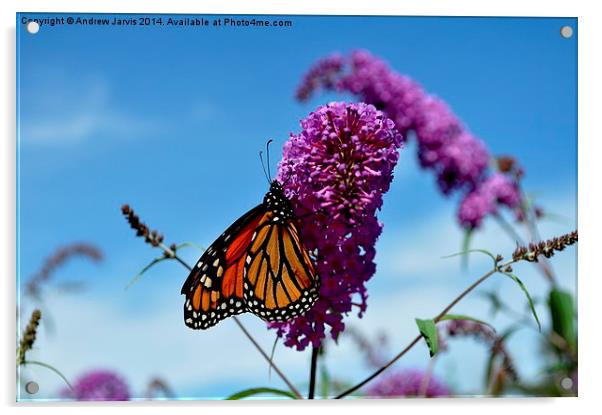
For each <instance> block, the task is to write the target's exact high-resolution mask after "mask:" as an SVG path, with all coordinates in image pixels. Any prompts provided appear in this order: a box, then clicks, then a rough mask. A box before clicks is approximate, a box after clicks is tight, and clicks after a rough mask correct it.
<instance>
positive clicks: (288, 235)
mask: <svg viewBox="0 0 602 415" xmlns="http://www.w3.org/2000/svg"><path fill="white" fill-rule="evenodd" d="M272 216H273V214H272V213H268V214H266V215H265V217H264V220H263V223H260V228H259V229H258V230H257V232H256V234H255V235H254V237H253V239H252V242H251V246H250V249H249V253H248V256H247V259H246V261H245V262H246V267H245V273H244V277H245V278H244V281H245V283H244V298H245V301H246V303H247V308H248V309H249V311H251V312H253V313H254V314H256V315H258V316H259V317H261V318H262V319H264V320H268V321H286V320H289V319H291V318H293V317H296V316H298V315H300V314H303V313H304V312H305V311H307V310H308V309H309V308H310V307H311V306H312V305H313V304H314V303H315V301H316V299H317V297H318V288H319V280H318V279H317V276H316V270H315V268H314V266H313V263H312V261H311V259H310V257H309V254H308V252H307V251H306V250H305V249H304V248H303V245H302V244H301V241H300V237H299V233H298V230H297V227H296V226H295V224H294V222H292V221H287V222H282V221H281V222H277V223H274V222H271V221H270V219H271V217H272Z"/></svg>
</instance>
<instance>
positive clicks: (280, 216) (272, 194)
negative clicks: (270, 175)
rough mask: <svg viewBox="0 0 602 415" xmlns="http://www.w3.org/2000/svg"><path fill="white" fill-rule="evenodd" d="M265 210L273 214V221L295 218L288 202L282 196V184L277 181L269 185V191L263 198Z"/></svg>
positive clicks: (283, 195) (284, 196)
mask: <svg viewBox="0 0 602 415" xmlns="http://www.w3.org/2000/svg"><path fill="white" fill-rule="evenodd" d="M263 203H264V205H265V206H266V208H267V209H268V210H270V211H272V212H274V220H275V221H278V220H287V219H290V218H293V217H295V213H294V212H293V207H292V206H291V202H290V200H289V199H288V198H287V197H286V195H285V194H284V189H283V188H282V184H280V182H279V181H278V180H273V181H272V183H271V184H270V190H269V191H268V192H267V193H266V195H265V197H264V198H263Z"/></svg>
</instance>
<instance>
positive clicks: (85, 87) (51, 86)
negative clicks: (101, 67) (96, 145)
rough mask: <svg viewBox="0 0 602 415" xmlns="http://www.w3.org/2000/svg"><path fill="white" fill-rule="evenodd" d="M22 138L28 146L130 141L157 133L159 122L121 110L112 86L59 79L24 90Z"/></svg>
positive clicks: (99, 81) (92, 80)
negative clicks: (109, 139)
mask: <svg viewBox="0 0 602 415" xmlns="http://www.w3.org/2000/svg"><path fill="white" fill-rule="evenodd" d="M20 107H21V118H20V125H19V127H20V130H19V132H20V139H21V143H22V144H24V145H31V144H35V145H56V144H73V143H78V142H81V141H83V140H87V139H90V138H92V137H94V136H95V135H99V134H103V135H104V136H109V137H117V138H120V139H122V138H128V137H134V136H140V135H145V134H149V133H152V132H156V131H157V129H158V128H159V127H160V125H159V124H158V122H157V121H156V120H154V119H151V118H149V117H145V116H142V115H140V114H137V113H135V112H134V111H132V110H130V109H123V108H120V106H119V105H117V104H116V102H115V97H114V94H113V91H112V90H111V87H110V85H109V83H108V82H107V81H106V80H104V79H99V78H93V77H88V78H86V77H84V78H81V79H80V78H78V80H77V81H75V80H73V81H71V82H69V81H67V80H65V79H62V78H61V77H58V78H57V79H55V80H54V82H52V81H49V82H46V83H45V84H44V85H43V86H41V87H39V88H36V89H26V90H22V91H21V98H20Z"/></svg>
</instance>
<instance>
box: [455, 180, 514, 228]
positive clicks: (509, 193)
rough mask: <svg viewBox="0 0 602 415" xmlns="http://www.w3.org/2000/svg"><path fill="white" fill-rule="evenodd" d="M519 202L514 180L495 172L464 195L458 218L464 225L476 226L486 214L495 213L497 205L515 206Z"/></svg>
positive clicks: (468, 226)
mask: <svg viewBox="0 0 602 415" xmlns="http://www.w3.org/2000/svg"><path fill="white" fill-rule="evenodd" d="M519 204H520V196H519V192H518V188H517V186H516V182H514V181H513V180H511V179H510V178H508V176H506V175H504V174H500V173H495V174H493V175H492V176H490V177H489V178H487V179H486V180H484V181H483V182H482V183H480V184H479V186H478V187H477V188H476V189H474V190H473V191H472V192H470V193H468V194H467V195H466V197H465V198H464V200H462V202H461V203H460V210H459V211H458V218H459V220H460V223H461V224H462V225H463V226H464V227H466V228H469V229H472V228H478V227H479V226H480V225H481V222H482V221H483V218H484V217H485V216H486V215H492V214H495V213H497V211H498V207H499V206H507V207H509V208H516V207H517V206H518V205H519Z"/></svg>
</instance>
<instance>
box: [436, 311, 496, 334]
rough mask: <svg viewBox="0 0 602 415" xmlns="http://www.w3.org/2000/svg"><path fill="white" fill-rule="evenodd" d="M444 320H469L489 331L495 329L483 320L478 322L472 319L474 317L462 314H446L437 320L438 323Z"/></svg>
mask: <svg viewBox="0 0 602 415" xmlns="http://www.w3.org/2000/svg"><path fill="white" fill-rule="evenodd" d="M445 320H469V321H474V322H475V323H479V324H483V325H484V326H487V327H489V328H490V329H491V330H493V331H494V332H495V327H493V326H492V325H491V324H489V323H487V322H485V321H483V320H479V319H477V318H474V317H470V316H466V315H464V314H446V315H444V316H443V317H441V318H440V319H439V321H445ZM439 321H438V322H439Z"/></svg>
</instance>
